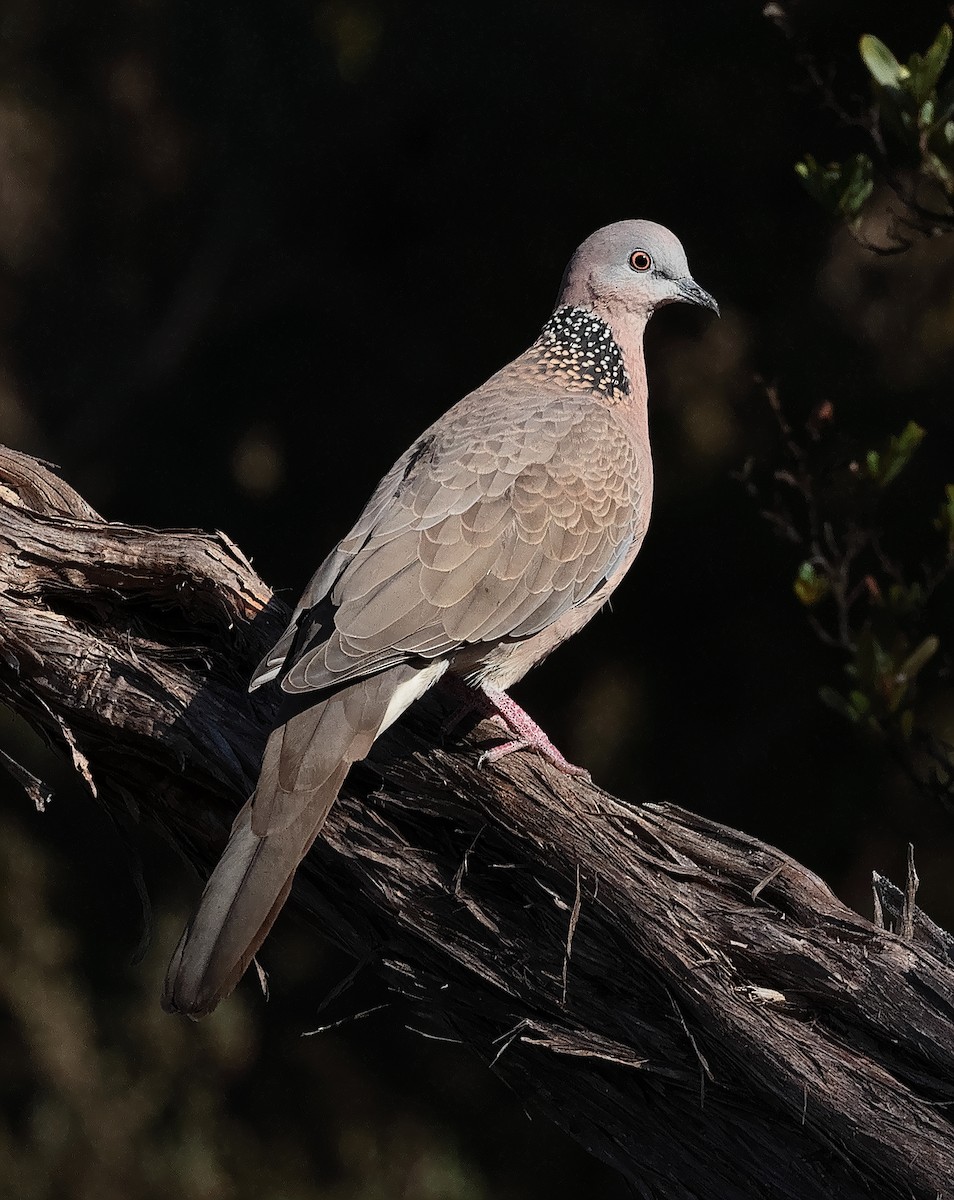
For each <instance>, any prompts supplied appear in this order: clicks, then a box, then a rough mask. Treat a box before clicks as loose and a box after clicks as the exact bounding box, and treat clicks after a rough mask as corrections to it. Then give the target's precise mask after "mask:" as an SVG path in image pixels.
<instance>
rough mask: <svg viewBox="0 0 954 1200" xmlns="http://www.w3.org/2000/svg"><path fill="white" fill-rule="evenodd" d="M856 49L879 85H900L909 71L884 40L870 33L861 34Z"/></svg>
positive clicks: (887, 86)
mask: <svg viewBox="0 0 954 1200" xmlns="http://www.w3.org/2000/svg"><path fill="white" fill-rule="evenodd" d="M858 49H859V51H860V52H861V57H862V60H863V61H864V64H865V66H866V67H867V68H868V71H869V72H870V74H871V77H872V79H873V80H874V81H875V83H877V84H878V85H879V86H880V87H886V88H897V87H900V85H901V83H902V82H903V81H904V80H905V79H907V78H908V76H909V75H910V73H911V72H910V71H909V70H908V68H907V67H903V66H902V65H901V64H900V63H899V62H898V60H897V59H896V58H895V57H894V55H893V54H892V53H891V51H890V50H889V49H888V47H887V46H886V45H885V44H884V42H882V41H881V40H880V38H876V37H875V36H874V34H872V33H866V34H864V35H863V36H862V38H861V41H860V42H859V43H858Z"/></svg>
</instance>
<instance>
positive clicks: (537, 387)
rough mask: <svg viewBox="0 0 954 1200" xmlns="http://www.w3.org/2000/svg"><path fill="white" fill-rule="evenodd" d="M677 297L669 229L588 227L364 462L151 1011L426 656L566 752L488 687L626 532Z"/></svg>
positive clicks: (203, 954)
mask: <svg viewBox="0 0 954 1200" xmlns="http://www.w3.org/2000/svg"><path fill="white" fill-rule="evenodd" d="M676 301H686V302H688V303H690V304H699V305H702V306H704V307H706V308H711V309H713V310H715V311H716V312H718V306H717V305H716V302H715V301H714V300H713V298H712V297H711V296H710V295H709V294H708V293H707V292H705V291H703V289H702V288H701V287H699V285H698V284H696V283H695V281H694V280H693V279H692V277H691V276H690V274H689V268H688V264H687V262H686V256H685V252H684V251H683V248H682V246H681V245H680V243H679V241H678V240H677V239H676V238H675V237H674V236H673V234H671V233H670V232H669V231H668V230H667V229H664V228H662V227H661V226H659V225H655V224H652V223H651V222H648V221H622V222H619V223H618V224H615V225H610V226H607V227H606V228H604V229H600V230H598V231H597V232H596V233H594V234H593V235H592V236H591V237H589V238H588V239H587V240H586V241H585V242H584V243H583V244H582V246H580V248H579V249H578V250H577V252H576V253H575V254H574V255H573V258H572V259H571V261H570V264H569V266H568V267H567V269H566V273H565V274H564V277H563V282H562V285H561V288H560V293H559V298H558V300H557V306H556V309H555V311H554V312H553V315H552V316H551V317H550V319H549V320H548V321H547V323H546V324H545V325H544V327H543V330H542V332H541V333H540V336H539V337H538V338H537V340H536V341H535V342H534V343H533V345H532V346H531V347H530V348H529V350H527V351H526V352H525V353H524V354H521V355H520V357H519V358H517V359H515V360H514V361H513V362H512V363H510V365H509V366H506V367H504V368H503V369H502V370H501V371H498V372H497V374H496V375H494V376H492V378H490V379H489V380H488V381H487V382H486V383H485V384H484V385H483V386H482V387H480V388H478V389H477V390H476V391H474V392H471V393H470V395H468V396H465V397H464V399H463V400H461V401H460V403H458V404H457V405H455V406H454V407H453V408H452V409H450V411H449V412H447V413H445V414H444V416H442V417H441V418H440V419H439V420H438V421H436V422H435V423H434V424H433V425H432V426H431V427H430V429H428V430H427V431H426V432H425V433H424V434H422V435H421V437H419V438H418V439H417V441H416V442H414V444H413V445H412V446H411V448H410V449H409V450H408V451H407V452H406V453H405V454H404V455H402V457H401V458H399V459H398V461H397V462H396V463H395V464H394V466H393V467H392V468H391V470H390V471H389V472H388V473H387V475H385V477H384V478H383V479H382V480H381V482H380V484H379V485H378V487H377V489H376V491H375V492H374V495H373V496H372V497H371V499H370V501H369V502H368V504H367V506H366V507H365V509H364V511H363V512H362V514H361V516H360V517H359V518H358V521H357V524H356V525H355V526H354V528H353V529H352V530H351V532H350V533H349V534H348V535H347V537H345V538H344V540H343V541H341V542H339V543H338V545H337V546H336V547H335V549H334V550H333V551H332V552H331V554H330V555H329V556H328V557H327V558H326V559H325V561H324V562H323V563H322V565H321V566H320V567H319V569H318V572H317V574H316V575H315V576H314V578H313V579H312V580H311V583H310V584H309V585H308V587H307V588H306V590H305V593H304V595H303V596H302V598H301V600H300V601H299V603H298V606H297V608H296V609H295V611H294V613H293V615H292V618H291V621H290V623H289V625H288V628H287V629H286V631H285V633H284V634H283V635H282V637H281V638H280V639H279V641H278V643H277V645H276V646H275V647H274V649H273V650H272V651H271V653H270V654H268V656H267V657H266V659H265V661H264V662H263V663H262V664H261V666H260V667H259V668H258V671H257V673H256V674H255V676H254V678H253V680H252V684H251V686H252V687H253V688H256V687H260V686H262V685H263V684H268V683H271V682H272V681H279V683H280V687H281V690H282V692H283V693H284V702H283V708H282V709H281V710H280V712H279V723H278V725H277V727H276V728H275V729H274V730H273V732H272V734H271V736H270V737H269V739H268V743H267V746H266V748H265V754H264V759H263V762H262V768H261V773H260V776H259V780H258V784H257V786H256V789H255V792H254V794H253V795H252V797H251V798H250V800H249V801H248V802H247V804H246V805H245V806H244V808H243V809H242V810H241V812H240V813H239V814H238V816H237V817H236V819H235V823H234V824H233V826H232V833H231V836H230V838H229V841H228V845H227V846H226V848H225V851H224V853H223V855H222V858H221V860H220V861H219V863H218V865H217V866H216V868H215V870H214V871H213V873H212V876H211V878H210V879H209V882H208V884H207V886H206V889H205V892H204V893H203V896H202V900H201V902H200V905H199V908H198V911H197V913H196V915H195V917H194V919H193V920H192V923H191V924H190V925H189V927H188V928H187V930H186V932H185V933H184V934H183V937H182V940H181V941H180V943H179V946H178V948H177V949H176V951H175V954H174V955H173V958H172V962H171V963H170V966H169V972H168V975H167V977H166V984H165V989H164V994H163V1005H164V1007H165V1008H167V1009H168V1010H170V1011H173V1012H181V1013H187V1014H189V1015H191V1016H195V1017H197V1016H202V1015H204V1014H206V1013H208V1012H210V1011H211V1010H212V1009H213V1008H215V1006H216V1005H217V1004H218V1002H219V1001H220V1000H221V999H222V998H223V997H224V996H227V995H228V994H229V993H230V992H231V991H232V989H233V988H234V987H235V985H236V983H237V982H238V980H239V979H240V978H241V976H242V974H243V973H244V971H245V969H246V967H247V966H248V964H249V962H250V961H251V959H252V957H253V955H254V954H255V953H256V951H257V950H258V948H259V946H260V945H261V943H262V941H263V940H264V938H265V936H266V935H267V933H268V931H269V929H270V928H271V926H272V924H273V922H274V920H275V918H276V916H277V915H278V913H279V911H280V909H281V907H282V905H283V904H284V902H285V900H286V898H287V896H288V892H289V890H290V888H291V885H292V880H293V878H294V875H295V871H296V869H297V867H298V864H299V863H300V862H301V860H302V859H303V858H304V856H305V854H307V852H308V849H309V847H310V846H311V844H312V843H313V842H314V840H315V838H316V837H317V835H318V833H319V831H320V830H321V827H322V825H323V823H324V821H325V818H326V816H327V815H328V810H329V809H330V807H331V805H332V804H333V803H334V800H335V797H336V796H337V794H338V790H339V788H340V787H341V785H342V783H343V781H344V778H345V776H346V775H347V773H348V768H349V767H350V765H351V764H352V763H353V762H357V761H359V760H360V759H362V758H364V757H365V756H366V755H367V754H368V752H369V750H370V749H371V746H372V744H373V743H374V740H375V739H376V738H377V737H378V736H379V735H380V734H381V733H382V732H383V731H384V730H385V729H387V728H388V726H389V725H391V724H392V722H394V721H395V720H396V719H397V718H398V717H399V716H400V715H401V713H403V712H404V711H405V709H406V708H407V707H408V706H409V705H410V704H412V703H413V702H414V701H415V700H417V699H418V698H419V697H420V696H421V695H422V694H423V693H424V692H425V691H427V689H428V688H431V687H433V686H434V684H435V683H437V681H438V680H439V679H440V678H441V676H442V675H444V674H445V673H447V674H448V676H449V678H451V677H453V678H454V679H456V680H457V681H458V684H459V685H463V686H465V687H467V688H468V689H470V690H471V692H472V694H473V695H475V697H476V698H477V699H479V700H480V701H481V703H482V704H483V706H484V709H485V710H487V709H492V710H494V711H496V712H497V713H498V714H500V715H501V716H502V718H503V720H504V721H505V722H506V724H507V725H508V726H509V728H510V729H511V730H512V733H513V736H512V739H511V740H510V741H508V742H507V743H506V744H505V745H504V747H503V748H502V750H503V752H507V751H509V750H511V749H514V748H517V747H530V748H532V749H534V750H538V751H542V752H543V753H545V754H547V755H548V756H549V757H550V758H551V759H553V760H554V761H555V762H556V763H557V765H559V766H561V767H563V768H565V769H572V768H570V767H569V764H568V763H566V761H565V760H564V759H563V758H562V756H561V755H560V754H559V752H558V751H557V750H556V748H555V747H553V746H551V744H550V743H549V741H548V740H547V738H546V736H545V735H544V734H543V732H542V730H540V729H539V728H538V727H537V726H536V725H535V724H534V723H533V722H532V721H531V719H530V718H529V717H528V716H527V715H526V714H525V713H523V711H522V710H521V709H520V708H518V707H517V705H516V704H515V703H514V702H513V701H512V700H510V698H509V697H508V696H506V695H505V694H504V689H505V688H507V687H509V686H510V685H511V684H513V683H515V682H516V681H517V680H518V679H520V678H521V677H522V676H523V675H524V674H525V673H526V671H528V670H529V668H530V667H532V666H533V665H534V664H535V663H538V662H539V661H540V660H541V659H542V658H544V657H545V656H546V655H548V654H549V653H550V652H551V651H552V650H553V649H554V648H555V647H556V646H558V645H559V644H560V643H561V642H562V641H564V640H565V639H566V638H568V637H569V636H570V635H571V634H573V633H575V632H576V631H577V630H578V629H580V628H581V627H582V626H583V625H584V624H585V623H586V622H587V621H588V620H589V619H590V617H592V616H593V614H594V613H595V612H596V610H597V609H598V608H599V607H600V606H601V605H602V604H604V603H605V602H606V600H607V599H608V598H609V596H610V593H611V592H612V591H613V589H614V588H615V587H616V586H617V584H618V583H619V582H620V580H621V579H622V578H623V575H624V574H625V573H626V570H627V568H628V567H629V565H630V563H632V561H633V559H634V557H635V555H636V553H637V551H638V550H639V547H640V545H641V543H642V540H643V537H644V535H645V533H646V526H647V524H648V521H649V513H650V505H651V499H652V483H653V477H652V461H651V458H650V450H649V430H648V419H647V385H646V370H645V364H644V359H643V331H644V329H645V327H646V322H647V321H648V319H649V317H650V316H651V315H652V313H653V312H654V311H655V309H657V308H660V307H662V306H663V305H665V304H671V303H674V302H676ZM498 753H499V750H498Z"/></svg>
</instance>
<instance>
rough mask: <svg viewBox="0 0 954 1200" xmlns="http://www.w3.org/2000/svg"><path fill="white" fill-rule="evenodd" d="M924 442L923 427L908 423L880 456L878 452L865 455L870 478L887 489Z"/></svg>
mask: <svg viewBox="0 0 954 1200" xmlns="http://www.w3.org/2000/svg"><path fill="white" fill-rule="evenodd" d="M923 441H924V429H923V428H922V426H920V425H919V424H918V423H917V421H908V423H907V425H905V427H904V429H902V430H901V432H900V433H899V434H898V435H897V437H892V438H891V439H890V440H889V442H888V445H887V446H886V447H885V449H884V450H883V451H882V452H881V453H880V454H879V453H878V451H877V450H869V451H868V453H867V454H866V455H865V467H866V469H867V471H868V476H869V478H871V479H872V480H873V481H874V482H875V483H876V484H877V485H878V486H879V487H887V486H888V484H889V483H893V482H894V480H895V479H897V477H898V476H899V475H900V474H901V472H902V471H903V470H904V468H905V467H906V466H907V465H908V463H909V462H910V461H911V459H912V457H913V455H914V452H915V450H917V448H918V446H920V445H921V443H922V442H923Z"/></svg>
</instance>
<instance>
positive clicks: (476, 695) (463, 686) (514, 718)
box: [444, 676, 590, 779]
mask: <svg viewBox="0 0 954 1200" xmlns="http://www.w3.org/2000/svg"><path fill="white" fill-rule="evenodd" d="M447 683H448V684H450V685H452V686H453V687H454V689H455V690H458V691H460V690H462V691H464V692H466V694H467V702H466V705H462V706H461V708H460V709H458V710H457V711H455V713H454V714H453V716H452V717H451V718H450V719H449V720H448V721H447V722H445V725H444V728H445V731H447V730H448V729H453V728H455V727H456V726H457V725H459V724H460V722H461V720H462V719H463V718H464V717H465V716H467V715H468V714H469V713H471V712H475V711H476V712H479V713H480V714H481V715H482V716H485V717H490V718H491V719H492V720H496V721H497V722H498V723H499V724H501V725H503V727H504V728H505V729H507V730H508V731H509V732H510V733H512V734H515V735H516V736H515V737H512V738H510V739H509V740H508V741H506V742H504V743H503V744H502V745H500V746H494V747H493V749H491V750H485V751H484V752H483V754H481V756H480V758H479V759H478V760H477V761H478V765H480V766H484V765H485V764H486V763H494V762H499V760H500V759H501V758H505V757H506V756H507V755H508V754H512V753H513V752H514V751H515V750H536V751H537V753H538V754H542V755H543V757H544V758H548V759H549V760H550V762H552V763H553V765H554V766H555V767H556V768H557V769H558V770H560V771H562V772H563V773H564V774H565V775H579V776H584V777H585V778H587V779H589V777H590V773H589V771H586V770H584V769H583V767H577V766H574V765H573V763H571V762H569V761H568V760H567V759H565V758H564V757H563V755H562V754H561V753H560V751H559V750H558V749H557V748H556V746H554V744H553V743H552V742H551V741H550V739H549V738H548V737H547V735H546V734H545V733H544V732H543V730H542V729H541V728H540V726H539V725H538V724H537V723H536V721H534V719H533V717H531V716H530V715H529V713H526V712H524V711H523V709H522V708H521V707H520V705H519V704H518V703H517V702H516V700H512V699H511V698H510V697H509V696H508V695H507V693H506V692H504V691H501V690H500V689H499V688H495V687H491V686H490V684H487V683H481V684H477V685H476V686H471V685H470V684H467V683H465V682H464V681H463V680H462V679H459V678H457V677H455V676H451V677H450V678H449V679H447Z"/></svg>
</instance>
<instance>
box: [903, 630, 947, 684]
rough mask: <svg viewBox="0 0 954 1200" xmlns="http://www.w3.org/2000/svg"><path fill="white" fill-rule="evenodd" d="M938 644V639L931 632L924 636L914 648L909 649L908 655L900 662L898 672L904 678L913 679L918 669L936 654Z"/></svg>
mask: <svg viewBox="0 0 954 1200" xmlns="http://www.w3.org/2000/svg"><path fill="white" fill-rule="evenodd" d="M940 645H941V643H940V641H939V640H938V639H937V638H936V637H935V636H934V635H933V634H931V635H930V636H929V637H926V638H925V639H924V641H923V642H921V644H920V645H919V646H918V647H917V648H916V649H915V650H912V651H911V653H910V654H909V655H908V657H907V658H906V659H905V660H904V662H903V663H902V664H901V670H900V671H899V674H900V675H903V676H904V677H905V679H906V680H907V679H913V678H914V677H915V675H917V673H918V671H920V670H921V668H922V667H924V666H926V665H927V663H928V662H930V660H931V659H932V658H933V657H934V655H935V654H937V652H938V650H939V648H940Z"/></svg>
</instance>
